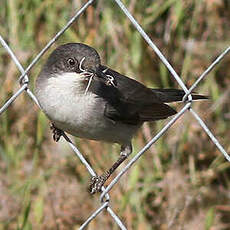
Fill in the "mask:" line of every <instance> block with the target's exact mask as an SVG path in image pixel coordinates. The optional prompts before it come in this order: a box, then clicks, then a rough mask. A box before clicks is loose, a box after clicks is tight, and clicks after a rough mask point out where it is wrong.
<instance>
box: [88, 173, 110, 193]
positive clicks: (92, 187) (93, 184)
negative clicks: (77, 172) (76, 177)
mask: <svg viewBox="0 0 230 230" xmlns="http://www.w3.org/2000/svg"><path fill="white" fill-rule="evenodd" d="M106 179H107V178H106V176H105V175H101V176H94V177H92V178H91V181H90V183H89V193H90V194H92V195H93V194H95V193H97V192H101V188H102V186H103V185H104V183H105V182H106Z"/></svg>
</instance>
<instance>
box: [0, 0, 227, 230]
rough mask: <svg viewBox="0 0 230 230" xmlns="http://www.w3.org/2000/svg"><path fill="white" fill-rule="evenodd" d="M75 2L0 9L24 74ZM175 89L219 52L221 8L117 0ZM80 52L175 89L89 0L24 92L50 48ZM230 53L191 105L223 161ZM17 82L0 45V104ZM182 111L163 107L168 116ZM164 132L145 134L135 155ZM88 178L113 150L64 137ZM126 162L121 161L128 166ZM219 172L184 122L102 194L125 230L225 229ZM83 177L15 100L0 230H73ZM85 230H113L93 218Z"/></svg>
mask: <svg viewBox="0 0 230 230" xmlns="http://www.w3.org/2000/svg"><path fill="white" fill-rule="evenodd" d="M84 2H86V1H85V0H84V1H83V0H82V1H81V0H62V1H59V0H45V1H44V0H29V1H24V0H1V1H0V34H1V35H2V36H3V37H4V39H5V40H6V41H7V42H8V44H9V45H10V47H11V48H12V49H13V51H14V52H15V53H16V56H17V57H18V58H19V60H20V61H21V63H22V64H23V66H24V67H26V66H28V64H29V63H30V62H31V60H32V59H33V58H34V57H35V56H36V55H37V53H38V52H39V51H40V50H41V49H42V48H43V47H44V46H45V45H46V44H47V42H48V41H49V40H50V39H51V38H52V37H53V36H54V35H55V34H56V33H57V32H58V31H59V30H60V29H61V28H62V27H63V26H64V25H65V24H66V22H67V21H68V20H69V19H70V17H71V16H72V15H73V14H74V12H76V10H77V9H79V8H80V6H81V5H82V4H83V3H84ZM123 2H124V3H125V5H126V6H127V7H128V9H129V10H130V12H131V13H132V15H133V16H134V17H135V18H136V19H137V20H138V22H139V23H140V24H141V25H142V26H143V28H144V30H145V31H146V32H147V33H148V35H149V36H150V37H151V39H152V40H153V41H154V42H155V44H156V45H157V46H158V47H159V48H160V50H161V51H162V52H163V54H164V55H165V56H166V57H167V59H168V60H169V62H170V63H171V64H172V65H173V67H174V68H175V70H176V72H177V73H178V74H179V75H180V76H181V78H182V80H183V81H184V82H185V83H186V85H187V86H191V85H192V83H193V82H194V81H195V80H196V79H197V78H198V76H199V75H200V74H201V73H202V72H203V71H204V70H205V69H206V68H207V67H208V66H209V65H210V64H211V63H212V61H213V60H214V59H215V58H216V57H217V56H218V54H220V53H221V52H222V51H223V50H224V49H225V48H226V47H227V46H229V44H230V2H229V0H156V1H149V0H142V1H137V0H124V1H123ZM67 42H83V43H87V44H89V45H91V46H93V47H95V48H96V49H97V51H98V52H99V54H100V55H101V59H102V62H103V63H106V64H107V65H108V66H110V67H112V68H113V69H115V70H117V71H119V72H121V73H123V74H125V75H127V76H130V77H133V78H135V79H136V80H138V81H141V82H142V83H144V84H145V85H148V86H149V87H156V88H157V87H170V88H179V86H178V84H177V82H176V81H175V80H174V79H173V77H172V76H171V75H170V74H169V72H168V71H167V69H166V68H165V67H164V65H163V64H162V63H161V62H160V61H159V59H158V57H157V56H156V54H155V53H154V52H153V51H152V49H151V48H150V47H149V46H148V45H147V44H146V43H145V41H144V40H143V39H142V38H141V36H140V34H139V33H138V32H137V31H136V30H135V29H134V28H133V26H132V25H131V23H130V21H129V20H128V19H127V18H126V17H125V16H124V14H123V13H122V12H121V10H120V9H119V7H118V6H117V5H116V4H115V2H114V1H103V0H98V1H95V3H94V4H93V5H92V6H91V7H89V8H88V9H87V11H86V12H85V13H84V14H83V15H81V17H80V18H79V19H78V20H77V21H76V22H75V23H74V24H73V25H72V26H71V28H69V29H68V30H67V31H66V32H65V33H64V35H62V36H61V37H60V39H59V40H58V41H57V42H56V43H55V45H54V46H53V47H51V49H50V50H49V51H48V52H47V53H46V54H45V55H44V56H43V57H42V59H41V60H40V61H39V63H38V64H37V65H35V66H34V68H33V69H32V70H31V71H30V73H29V76H30V88H31V89H32V90H33V87H34V79H35V78H36V76H37V75H38V73H39V71H40V69H41V65H42V64H43V63H44V62H45V60H46V58H47V56H48V54H49V53H50V52H51V51H52V50H53V49H54V48H55V47H56V46H58V45H60V44H63V43H67ZM229 66H230V55H229V54H228V55H227V56H226V57H225V58H224V60H223V61H222V62H221V63H220V64H219V65H218V66H217V67H216V68H215V69H214V70H213V71H212V72H211V73H210V74H209V76H207V78H206V79H205V80H203V81H202V82H201V84H199V87H198V88H196V91H197V92H199V93H202V94H207V95H210V97H211V100H210V101H208V102H207V101H204V102H196V103H193V108H194V109H195V110H196V111H197V112H198V114H199V115H200V116H201V117H202V119H203V120H204V121H205V122H206V124H207V125H208V127H209V128H210V129H211V131H212V132H213V133H214V134H215V135H216V137H217V138H218V140H219V141H220V142H221V144H222V145H223V146H224V147H225V149H226V150H227V151H228V152H230V151H229V150H230V148H229V136H230V121H229V119H230V100H229V97H230V68H229ZM19 75H20V73H19V71H18V69H17V68H16V66H15V64H14V63H13V61H12V60H11V59H10V57H9V56H8V54H7V53H6V51H5V50H4V49H3V47H0V85H1V87H0V105H3V103H4V102H5V101H6V100H7V99H8V98H9V97H10V96H11V95H12V94H13V93H14V92H15V91H16V90H17V89H18V87H19V85H18V81H17V80H18V77H19ZM182 106H183V104H175V105H174V107H175V108H176V109H177V110H180V108H182ZM166 123H167V120H165V121H159V122H157V123H152V124H145V125H144V126H143V128H142V130H141V131H140V132H139V133H138V135H137V137H136V138H135V140H134V153H133V155H134V154H135V153H136V152H138V150H140V149H141V148H142V147H143V146H144V145H145V144H146V143H147V142H148V141H149V140H150V139H151V138H152V137H153V136H154V135H155V134H156V133H157V132H158V131H159V130H160V129H161V128H162V127H163V126H164V124H166ZM76 144H77V146H78V147H79V149H80V150H81V151H82V153H83V154H84V155H85V157H86V158H87V159H88V160H89V162H90V163H91V165H92V166H93V168H94V169H95V170H96V171H97V173H99V174H100V173H102V172H103V171H104V170H105V169H108V168H109V167H110V166H111V162H112V161H115V160H116V159H117V157H118V154H119V148H118V146H116V145H110V144H102V143H97V142H93V141H86V140H80V139H76ZM133 155H132V156H133ZM229 173H230V164H229V162H227V161H226V160H225V159H224V157H223V156H222V154H221V153H220V152H219V151H218V150H217V148H216V147H215V146H214V144H213V143H212V142H211V141H210V139H209V138H208V137H207V135H206V134H205V132H204V131H203V130H202V128H201V127H200V126H199V125H198V123H197V122H196V121H195V119H194V118H193V117H192V115H191V114H190V113H189V112H187V113H186V114H185V115H184V116H183V117H182V118H180V119H179V120H178V121H177V122H176V124H174V125H173V127H172V128H171V129H170V130H169V131H168V132H167V133H166V134H165V135H164V136H163V137H161V138H160V139H159V140H158V141H157V143H156V144H154V145H153V146H152V147H151V149H150V150H149V151H147V152H146V153H145V154H144V156H143V157H142V158H141V159H140V160H139V161H138V162H137V163H136V164H135V166H134V167H132V168H131V170H129V172H128V173H127V174H126V175H125V176H124V177H123V178H122V179H121V180H120V181H119V183H118V184H117V185H116V186H115V188H114V189H113V190H112V191H111V196H112V206H113V209H114V210H115V211H116V212H117V214H118V215H119V217H121V219H122V220H123V221H124V223H125V224H126V226H127V227H128V229H160V230H165V229H188V230H189V229H205V230H209V229H210V230H217V229H218V230H219V229H230V202H229V200H230V196H229V190H230V178H229ZM89 179H90V177H89V174H88V172H87V171H86V169H85V168H84V167H83V165H82V164H81V163H80V162H79V160H78V158H77V157H76V156H75V155H74V154H73V152H72V150H71V149H70V148H69V146H68V145H67V144H66V142H65V141H63V140H62V141H60V142H59V143H54V142H53V140H52V137H51V132H50V130H49V121H48V120H47V119H46V118H45V116H44V114H43V113H42V112H40V111H39V109H38V108H37V106H36V105H35V104H34V103H33V102H32V101H31V99H30V98H29V97H28V96H27V94H26V93H24V94H22V95H21V96H20V97H19V98H18V99H17V100H16V101H15V102H14V103H13V104H12V105H11V106H10V107H9V108H8V110H7V111H5V112H4V113H3V114H2V115H1V116H0V229H1V230H3V229H4V230H5V229H18V230H22V229H23V230H24V229H25V230H29V229H78V227H79V226H80V225H81V224H82V223H83V222H84V221H85V220H86V219H87V217H88V216H89V215H90V214H91V213H92V212H93V211H94V210H95V209H97V208H98V206H99V202H98V195H95V196H90V195H89V194H88V193H87V186H88V182H89ZM88 229H118V228H117V226H116V225H115V224H114V222H113V221H112V220H111V218H110V216H109V215H108V214H107V213H106V212H104V213H102V214H101V215H99V216H98V217H97V218H96V219H95V220H94V221H92V222H91V223H90V225H89V228H88Z"/></svg>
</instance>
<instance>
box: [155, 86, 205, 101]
mask: <svg viewBox="0 0 230 230" xmlns="http://www.w3.org/2000/svg"><path fill="white" fill-rule="evenodd" d="M152 91H153V92H154V93H155V94H156V95H157V97H158V98H159V100H161V101H162V102H164V103H169V102H174V101H182V100H183V97H184V95H185V92H184V90H181V89H152ZM192 99H193V100H203V99H209V97H207V96H204V95H199V94H195V93H194V94H192Z"/></svg>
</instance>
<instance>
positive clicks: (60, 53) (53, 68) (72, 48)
mask: <svg viewBox="0 0 230 230" xmlns="http://www.w3.org/2000/svg"><path fill="white" fill-rule="evenodd" d="M83 58H84V61H82V60H83ZM81 61H82V65H81V67H82V69H84V70H86V71H89V72H96V69H97V68H98V67H99V65H100V63H101V61H100V56H99V54H98V53H97V51H96V50H95V49H93V48H92V47H90V46H87V45H85V44H82V43H67V44H64V45H61V46H59V47H58V48H56V49H55V50H54V51H53V52H52V53H51V55H50V56H49V58H48V60H47V62H46V64H45V66H44V68H43V71H45V72H46V73H47V72H48V73H63V72H77V73H80V72H81V71H80V69H79V67H80V63H81Z"/></svg>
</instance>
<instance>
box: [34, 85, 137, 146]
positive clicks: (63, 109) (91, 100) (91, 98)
mask: <svg viewBox="0 0 230 230" xmlns="http://www.w3.org/2000/svg"><path fill="white" fill-rule="evenodd" d="M69 93H70V92H69ZM69 93H68V95H66V94H65V93H64V92H63V93H62V91H60V90H58V91H57V92H55V90H54V89H53V88H52V89H50V88H49V87H48V88H47V90H46V92H45V93H44V92H43V93H42V94H39V93H38V94H37V96H38V100H39V103H40V106H41V108H42V110H43V111H44V112H45V114H46V115H47V117H48V118H49V119H50V120H51V121H52V123H54V125H55V126H56V127H57V128H59V129H61V130H63V131H66V132H67V133H69V134H71V135H73V136H76V137H80V138H86V139H91V140H102V141H106V142H117V143H121V144H122V143H128V142H129V141H130V139H131V138H132V136H133V134H134V133H135V132H136V131H137V129H138V128H139V126H138V127H137V126H134V125H127V124H123V123H121V122H114V121H112V120H110V119H108V118H107V117H105V116H104V108H105V103H106V102H105V101H104V100H103V99H102V98H99V97H97V96H96V95H95V94H93V93H90V92H87V94H82V95H76V94H75V95H74V93H73V94H72V95H70V94H69ZM44 95H45V96H44ZM47 98H48V100H47Z"/></svg>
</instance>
